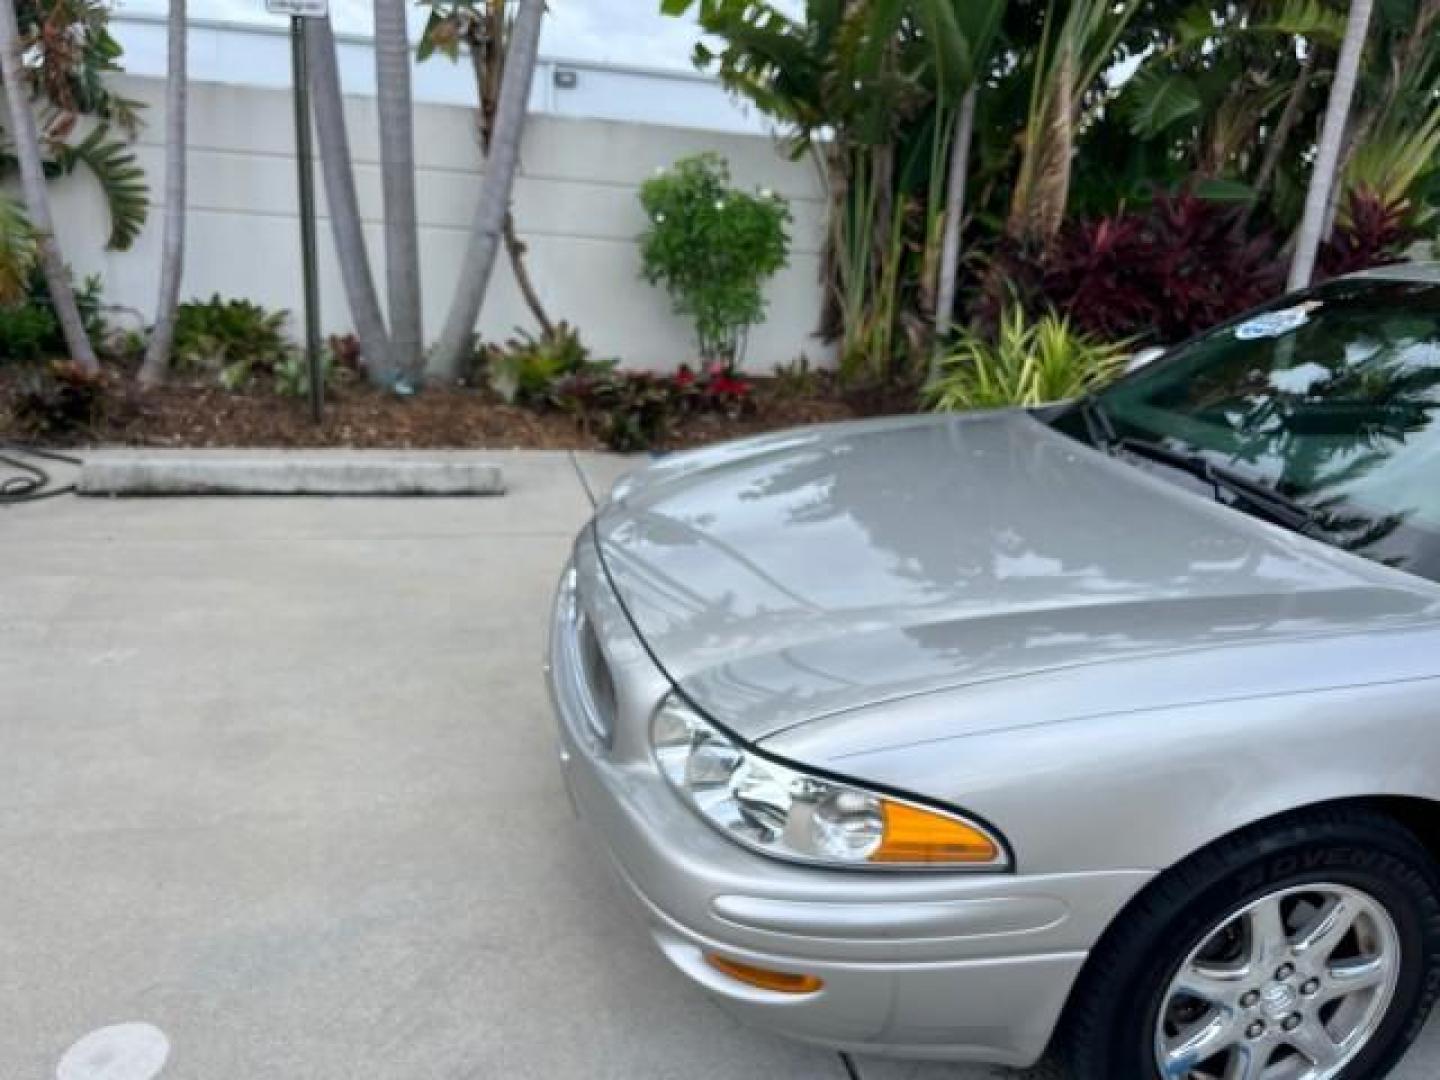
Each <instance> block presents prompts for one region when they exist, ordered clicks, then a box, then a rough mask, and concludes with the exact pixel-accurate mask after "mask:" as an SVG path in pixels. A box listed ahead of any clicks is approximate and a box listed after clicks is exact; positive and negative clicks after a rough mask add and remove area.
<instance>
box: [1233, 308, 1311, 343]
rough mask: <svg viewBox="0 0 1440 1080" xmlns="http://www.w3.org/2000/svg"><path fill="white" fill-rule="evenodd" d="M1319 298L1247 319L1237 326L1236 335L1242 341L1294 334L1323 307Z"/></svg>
mask: <svg viewBox="0 0 1440 1080" xmlns="http://www.w3.org/2000/svg"><path fill="white" fill-rule="evenodd" d="M1321 306H1322V305H1321V303H1320V301H1319V300H1307V301H1305V303H1303V304H1296V305H1295V306H1294V307H1291V308H1285V309H1283V310H1281V311H1267V312H1265V314H1263V315H1257V316H1255V318H1253V319H1246V320H1245V321H1244V322H1243V323H1241V324H1240V325H1239V326H1237V327H1236V328H1235V337H1236V338H1237V339H1238V340H1240V341H1258V340H1260V339H1261V338H1278V337H1284V336H1285V335H1286V334H1293V333H1294V332H1295V331H1296V330H1299V329H1300V328H1301V327H1302V326H1304V325H1305V324H1306V323H1308V322H1309V321H1310V313H1311V312H1312V311H1317V310H1318V309H1319V308H1320V307H1321Z"/></svg>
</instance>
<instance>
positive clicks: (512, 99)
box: [430, 0, 545, 379]
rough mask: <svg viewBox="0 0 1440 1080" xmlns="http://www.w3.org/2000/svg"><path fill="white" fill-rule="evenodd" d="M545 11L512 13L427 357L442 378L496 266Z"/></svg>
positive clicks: (536, 3)
mask: <svg viewBox="0 0 1440 1080" xmlns="http://www.w3.org/2000/svg"><path fill="white" fill-rule="evenodd" d="M544 17H545V0H520V10H519V12H517V14H516V16H515V26H514V30H513V31H512V32H511V36H510V47H509V50H508V54H507V56H506V58H505V74H504V78H503V80H502V83H501V88H500V104H499V107H498V109H497V110H496V116H495V136H494V139H493V140H492V142H491V145H490V160H489V162H488V163H487V167H486V170H485V181H484V185H483V187H482V188H481V190H480V200H479V202H478V204H477V205H476V207H475V219H474V221H473V223H472V224H471V227H470V242H469V244H468V245H467V247H466V250H465V261H464V263H463V264H462V266H461V270H460V279H459V281H458V282H457V283H456V287H455V297H454V299H453V300H452V301H451V304H450V312H449V315H448V316H447V317H446V319H445V329H444V331H443V332H442V333H441V335H440V341H439V343H438V344H437V345H436V346H435V352H434V354H433V356H432V357H431V368H430V370H431V373H432V374H433V375H436V376H438V377H440V378H447V379H453V378H454V377H455V375H456V373H457V372H458V371H459V369H460V360H461V357H462V356H464V355H465V353H466V352H467V351H468V350H469V348H470V344H471V340H472V338H473V336H474V333H475V322H476V320H477V319H479V317H480V310H481V308H482V307H483V306H484V303H485V293H486V290H487V289H488V288H489V285H490V277H491V274H492V273H493V271H494V269H495V257H496V255H497V253H498V252H499V248H500V243H501V239H502V237H503V235H504V230H505V215H506V214H508V213H509V211H510V193H511V190H512V188H513V187H514V185H515V172H516V168H517V166H518V164H519V160H520V138H521V136H522V135H523V134H524V130H525V114H526V111H527V107H528V105H529V99H530V84H531V82H532V81H533V79H534V76H535V57H536V53H537V52H538V51H539V48H540V24H541V22H542V20H543V19H544Z"/></svg>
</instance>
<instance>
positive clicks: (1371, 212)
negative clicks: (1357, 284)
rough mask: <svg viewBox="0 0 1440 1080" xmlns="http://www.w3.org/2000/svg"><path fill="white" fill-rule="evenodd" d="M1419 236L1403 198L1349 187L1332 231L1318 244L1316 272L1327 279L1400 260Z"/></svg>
mask: <svg viewBox="0 0 1440 1080" xmlns="http://www.w3.org/2000/svg"><path fill="white" fill-rule="evenodd" d="M1421 236H1422V233H1421V231H1420V229H1419V228H1418V227H1417V226H1416V225H1415V224H1414V222H1413V220H1412V217H1411V214H1410V212H1409V207H1408V205H1407V203H1406V202H1405V201H1402V202H1400V203H1394V202H1389V201H1387V200H1386V199H1385V198H1384V197H1383V196H1382V195H1379V194H1377V193H1376V192H1373V191H1367V190H1364V189H1360V190H1352V191H1350V192H1349V193H1348V194H1347V195H1346V198H1345V202H1344V204H1343V205H1342V206H1341V208H1340V213H1339V215H1338V216H1337V217H1336V221H1335V229H1334V231H1333V232H1332V233H1331V234H1330V238H1329V239H1328V240H1326V241H1325V243H1324V244H1323V245H1321V247H1320V254H1319V257H1318V259H1317V261H1316V274H1317V276H1318V277H1320V278H1322V279H1328V278H1334V277H1340V276H1342V275H1344V274H1353V273H1355V272H1356V271H1357V270H1366V269H1369V268H1370V267H1372V266H1384V265H1386V264H1388V263H1397V262H1401V261H1402V260H1403V259H1404V258H1405V252H1406V249H1407V248H1409V247H1410V246H1411V245H1412V244H1414V243H1416V242H1417V241H1419V240H1420V238H1421Z"/></svg>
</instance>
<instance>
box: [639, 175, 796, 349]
mask: <svg viewBox="0 0 1440 1080" xmlns="http://www.w3.org/2000/svg"><path fill="white" fill-rule="evenodd" d="M640 203H641V205H642V206H643V207H644V209H645V214H646V216H647V217H648V218H649V221H650V226H649V228H648V229H647V230H646V231H645V233H644V235H643V236H642V237H641V238H640V259H641V264H642V269H641V273H642V275H643V276H644V278H645V280H646V281H648V282H649V283H650V284H652V285H663V286H664V287H665V288H666V290H668V291H669V293H670V296H671V299H672V300H673V301H674V305H675V312H676V314H679V315H683V316H685V317H686V318H688V319H690V320H691V323H692V324H693V326H694V328H695V337H696V340H697V342H698V344H699V347H700V357H701V359H702V360H703V361H705V362H706V363H716V362H718V363H722V364H725V365H727V366H728V365H733V364H735V363H736V362H737V361H738V360H739V359H740V353H741V349H742V347H743V344H744V339H745V334H746V331H747V330H748V329H749V328H750V327H751V326H753V325H754V324H755V323H758V322H760V321H761V319H762V318H764V315H765V306H766V305H765V292H764V286H765V283H766V282H767V281H769V279H770V278H771V277H773V276H774V275H775V274H776V273H777V272H778V271H779V270H780V269H782V268H783V267H784V266H785V263H786V261H787V259H788V257H789V247H790V237H789V234H788V232H787V226H788V225H789V223H790V220H791V218H790V210H789V207H788V205H787V204H786V202H785V200H784V199H782V198H780V197H779V196H778V195H776V194H774V193H773V192H771V191H761V192H759V193H756V194H750V193H749V192H745V191H742V190H740V189H738V188H735V187H733V186H732V185H731V183H730V170H729V168H728V167H727V165H726V164H725V161H724V159H723V158H721V157H720V156H719V155H718V154H700V155H698V156H696V157H691V158H685V159H684V160H682V161H679V162H677V163H676V164H675V165H674V166H673V167H672V168H670V169H668V170H665V171H663V172H659V173H656V174H655V175H654V176H652V177H650V178H649V179H648V180H646V181H645V183H644V185H643V186H642V187H641V189H640Z"/></svg>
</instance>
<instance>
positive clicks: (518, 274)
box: [416, 0, 556, 335]
mask: <svg viewBox="0 0 1440 1080" xmlns="http://www.w3.org/2000/svg"><path fill="white" fill-rule="evenodd" d="M420 3H422V4H424V5H425V6H428V7H429V8H430V15H429V18H427V19H426V21H425V28H424V30H423V31H421V34H420V45H419V48H418V49H417V50H416V58H417V59H418V60H420V61H421V62H422V63H423V62H424V61H426V60H429V59H430V58H431V57H433V56H435V55H436V54H439V55H441V56H444V57H446V58H447V59H449V60H451V61H458V60H459V59H460V56H461V53H462V52H464V53H467V54H468V55H469V57H470V67H471V70H472V71H473V72H474V75H475V93H476V101H477V104H478V109H477V110H476V121H477V123H476V126H477V128H478V130H479V134H480V149H481V151H482V152H483V153H484V155H485V156H486V157H487V158H488V157H489V156H490V147H491V144H492V143H493V142H494V140H495V120H496V117H497V116H498V114H499V109H500V90H501V88H502V86H503V85H504V76H505V57H506V54H507V51H508V49H509V46H510V34H511V30H512V25H511V21H510V19H508V18H507V17H506V8H507V6H508V5H507V0H420ZM503 233H504V241H505V252H506V254H507V255H508V256H509V258H510V271H511V273H512V274H513V275H514V277H515V284H516V286H517V287H518V288H519V290H520V295H521V297H522V298H523V299H524V301H525V306H526V307H528V308H529V309H530V314H531V315H532V316H533V317H534V319H535V322H536V324H537V325H538V326H539V327H540V333H541V334H542V335H547V334H554V333H555V331H556V325H555V321H554V320H553V319H552V318H551V317H550V314H549V312H547V311H546V310H545V304H544V302H543V301H542V300H541V298H540V291H539V289H537V288H536V287H535V281H534V279H533V278H532V277H531V276H530V268H529V264H528V263H527V261H526V255H527V254H528V252H529V249H528V248H527V246H526V244H525V242H524V241H522V240H521V239H520V234H519V231H518V230H517V229H516V227H515V214H514V212H513V211H507V212H506V214H505V224H504V229H503Z"/></svg>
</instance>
